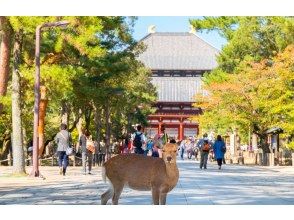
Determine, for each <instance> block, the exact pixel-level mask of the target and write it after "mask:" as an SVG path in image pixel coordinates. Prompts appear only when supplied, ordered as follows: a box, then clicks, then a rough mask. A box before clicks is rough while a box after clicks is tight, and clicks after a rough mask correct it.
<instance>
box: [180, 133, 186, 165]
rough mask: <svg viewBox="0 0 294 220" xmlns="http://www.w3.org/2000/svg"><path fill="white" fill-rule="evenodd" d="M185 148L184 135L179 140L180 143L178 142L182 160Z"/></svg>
mask: <svg viewBox="0 0 294 220" xmlns="http://www.w3.org/2000/svg"><path fill="white" fill-rule="evenodd" d="M185 148H186V137H184V139H183V140H182V141H181V144H180V156H181V159H182V160H184V153H185Z"/></svg>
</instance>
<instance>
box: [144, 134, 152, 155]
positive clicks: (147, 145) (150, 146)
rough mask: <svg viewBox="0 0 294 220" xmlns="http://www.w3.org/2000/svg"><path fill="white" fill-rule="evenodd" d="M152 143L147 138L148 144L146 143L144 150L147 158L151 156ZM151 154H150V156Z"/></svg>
mask: <svg viewBox="0 0 294 220" xmlns="http://www.w3.org/2000/svg"><path fill="white" fill-rule="evenodd" d="M153 145H154V144H153V141H152V139H151V138H150V137H149V140H148V142H147V144H146V150H145V152H144V154H145V155H146V156H148V155H152V149H153ZM150 153H151V154H150Z"/></svg>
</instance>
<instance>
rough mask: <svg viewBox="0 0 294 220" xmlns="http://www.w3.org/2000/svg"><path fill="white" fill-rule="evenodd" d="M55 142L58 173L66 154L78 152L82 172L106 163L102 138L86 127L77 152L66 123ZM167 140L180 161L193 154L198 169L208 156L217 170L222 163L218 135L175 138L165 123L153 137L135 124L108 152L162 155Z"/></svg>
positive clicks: (63, 169)
mask: <svg viewBox="0 0 294 220" xmlns="http://www.w3.org/2000/svg"><path fill="white" fill-rule="evenodd" d="M55 142H56V143H57V156H58V165H59V172H60V174H61V175H65V174H66V169H67V166H68V163H69V161H68V160H69V159H68V157H69V156H70V155H72V154H75V153H78V154H79V155H80V156H81V158H82V173H83V174H85V175H86V174H91V170H92V166H93V164H94V165H95V164H97V165H98V166H101V165H102V164H103V163H104V162H105V157H106V153H107V152H106V146H105V143H104V142H103V141H101V142H100V143H99V144H98V143H97V141H94V140H92V136H91V134H90V132H89V131H87V130H85V129H83V130H82V132H81V134H80V136H79V141H78V152H75V151H74V147H72V146H71V143H72V138H71V134H70V132H68V131H67V127H66V125H65V124H62V125H61V129H60V132H59V133H58V134H57V135H56V137H55ZM168 142H169V143H175V144H177V145H178V154H179V156H180V158H181V159H182V160H184V155H186V157H187V159H192V158H193V157H194V158H195V160H200V169H202V168H204V169H207V161H208V159H210V160H216V161H217V163H218V168H219V169H221V166H222V164H223V163H225V160H224V155H225V153H226V146H225V143H224V141H223V140H222V137H221V136H220V135H218V136H217V138H216V141H212V140H209V139H208V137H207V134H204V135H203V138H200V139H198V140H197V139H196V138H195V137H184V139H183V140H175V138H173V137H169V136H168V134H167V133H166V132H165V126H164V125H162V126H161V129H160V132H159V133H158V134H156V135H155V136H154V137H153V138H151V137H148V138H147V137H146V136H145V134H144V133H143V132H142V126H141V125H138V126H137V127H136V132H134V133H133V134H127V135H126V136H125V137H124V139H122V140H121V141H120V142H115V143H113V144H112V145H111V146H110V148H109V151H110V152H109V154H111V153H112V154H130V153H135V154H142V155H145V156H151V157H159V158H161V157H162V148H163V146H164V145H165V144H166V143H168Z"/></svg>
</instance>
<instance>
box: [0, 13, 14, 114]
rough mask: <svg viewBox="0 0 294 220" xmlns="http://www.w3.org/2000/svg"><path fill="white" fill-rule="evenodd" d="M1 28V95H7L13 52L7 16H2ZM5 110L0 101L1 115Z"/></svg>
mask: <svg viewBox="0 0 294 220" xmlns="http://www.w3.org/2000/svg"><path fill="white" fill-rule="evenodd" d="M0 29H1V30H2V33H3V34H2V40H1V43H0V97H1V96H5V95H6V92H7V83H8V78H9V64H10V53H11V35H12V30H11V28H10V25H9V22H8V21H7V18H6V17H4V16H0ZM2 111H3V105H2V104H1V103H0V115H1V113H2Z"/></svg>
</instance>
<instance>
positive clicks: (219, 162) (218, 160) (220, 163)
mask: <svg viewBox="0 0 294 220" xmlns="http://www.w3.org/2000/svg"><path fill="white" fill-rule="evenodd" d="M216 161H217V165H219V166H221V165H222V163H223V158H220V159H216Z"/></svg>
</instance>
